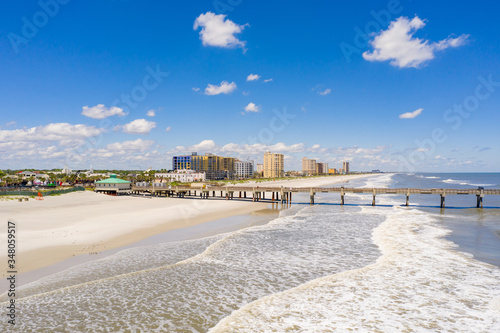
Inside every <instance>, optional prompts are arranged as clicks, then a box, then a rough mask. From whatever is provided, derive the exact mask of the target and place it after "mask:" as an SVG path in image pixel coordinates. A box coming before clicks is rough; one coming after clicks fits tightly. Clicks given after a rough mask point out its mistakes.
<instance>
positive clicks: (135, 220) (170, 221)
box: [0, 175, 373, 277]
mask: <svg viewBox="0 0 500 333" xmlns="http://www.w3.org/2000/svg"><path fill="white" fill-rule="evenodd" d="M369 176H373V175H346V176H333V177H320V178H313V179H300V180H290V181H281V182H269V183H273V185H277V186H281V184H280V183H283V182H285V183H286V185H287V186H302V187H308V186H327V185H330V184H335V183H342V182H346V181H348V180H351V179H358V178H362V177H369ZM259 184H264V183H259ZM292 184H293V185H292ZM249 185H250V186H252V184H249ZM268 204H269V203H267V202H251V201H238V200H229V201H227V200H225V199H222V198H211V199H209V200H199V199H195V198H182V199H180V198H145V197H132V196H127V197H112V196H105V195H102V194H96V193H94V192H75V193H69V194H65V195H63V196H54V197H46V198H45V200H44V201H41V202H40V201H35V200H31V201H28V202H22V203H21V202H17V201H15V202H14V201H7V202H0V219H1V220H3V221H7V220H13V221H15V222H16V223H17V228H18V235H17V237H18V240H19V241H18V244H19V246H18V247H19V248H18V249H17V259H18V262H19V265H18V267H16V268H17V271H18V274H22V275H25V274H26V273H29V272H34V271H38V270H41V269H47V268H49V267H52V266H56V265H58V264H60V263H61V262H64V261H66V260H68V259H71V258H77V257H81V256H85V255H86V256H89V255H92V257H93V258H92V259H91V260H97V259H99V256H98V255H95V254H99V253H102V252H104V251H109V250H113V249H121V248H125V247H127V246H130V245H132V244H136V243H138V242H140V241H142V240H145V239H147V238H149V237H152V236H154V235H159V234H162V233H165V232H168V231H172V230H177V229H184V228H189V227H192V226H196V225H200V224H204V223H207V222H210V221H218V220H220V219H224V218H228V217H231V216H242V215H248V214H251V213H255V212H257V211H262V210H264V209H266V208H267V205H268ZM1 232H2V233H3V235H1V236H0V237H1V239H3V241H2V242H6V241H5V240H6V239H7V238H6V230H1ZM4 245H5V248H6V244H4ZM94 255H95V256H94ZM6 259H7V256H6V253H2V254H0V260H1V261H2V265H4V269H3V275H4V276H2V277H5V274H6V273H4V272H6V271H7V269H6V267H5V265H6V264H5V263H6V262H7V260H6ZM85 261H88V260H85ZM49 270H50V269H49Z"/></svg>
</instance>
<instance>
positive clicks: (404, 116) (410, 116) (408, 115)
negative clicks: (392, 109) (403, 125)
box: [399, 108, 424, 119]
mask: <svg viewBox="0 0 500 333" xmlns="http://www.w3.org/2000/svg"><path fill="white" fill-rule="evenodd" d="M422 111H424V109H422V108H420V109H416V110H415V111H413V112H406V113H402V114H400V115H399V118H400V119H413V118H415V117H417V116H418V115H420V114H421V113H422Z"/></svg>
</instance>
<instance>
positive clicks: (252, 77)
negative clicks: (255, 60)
mask: <svg viewBox="0 0 500 333" xmlns="http://www.w3.org/2000/svg"><path fill="white" fill-rule="evenodd" d="M258 79H260V75H257V74H250V75H248V76H247V81H256V80H258Z"/></svg>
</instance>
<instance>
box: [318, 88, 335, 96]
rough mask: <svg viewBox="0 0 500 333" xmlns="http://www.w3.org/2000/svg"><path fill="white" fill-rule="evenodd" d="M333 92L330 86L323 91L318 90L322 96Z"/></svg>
mask: <svg viewBox="0 0 500 333" xmlns="http://www.w3.org/2000/svg"><path fill="white" fill-rule="evenodd" d="M331 92H332V89H330V88H328V89H325V90H323V91H318V94H320V95H321V96H326V95H328V94H329V93H331Z"/></svg>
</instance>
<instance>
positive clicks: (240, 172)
mask: <svg viewBox="0 0 500 333" xmlns="http://www.w3.org/2000/svg"><path fill="white" fill-rule="evenodd" d="M234 171H235V175H236V177H238V178H251V177H253V161H240V160H236V161H234Z"/></svg>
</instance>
